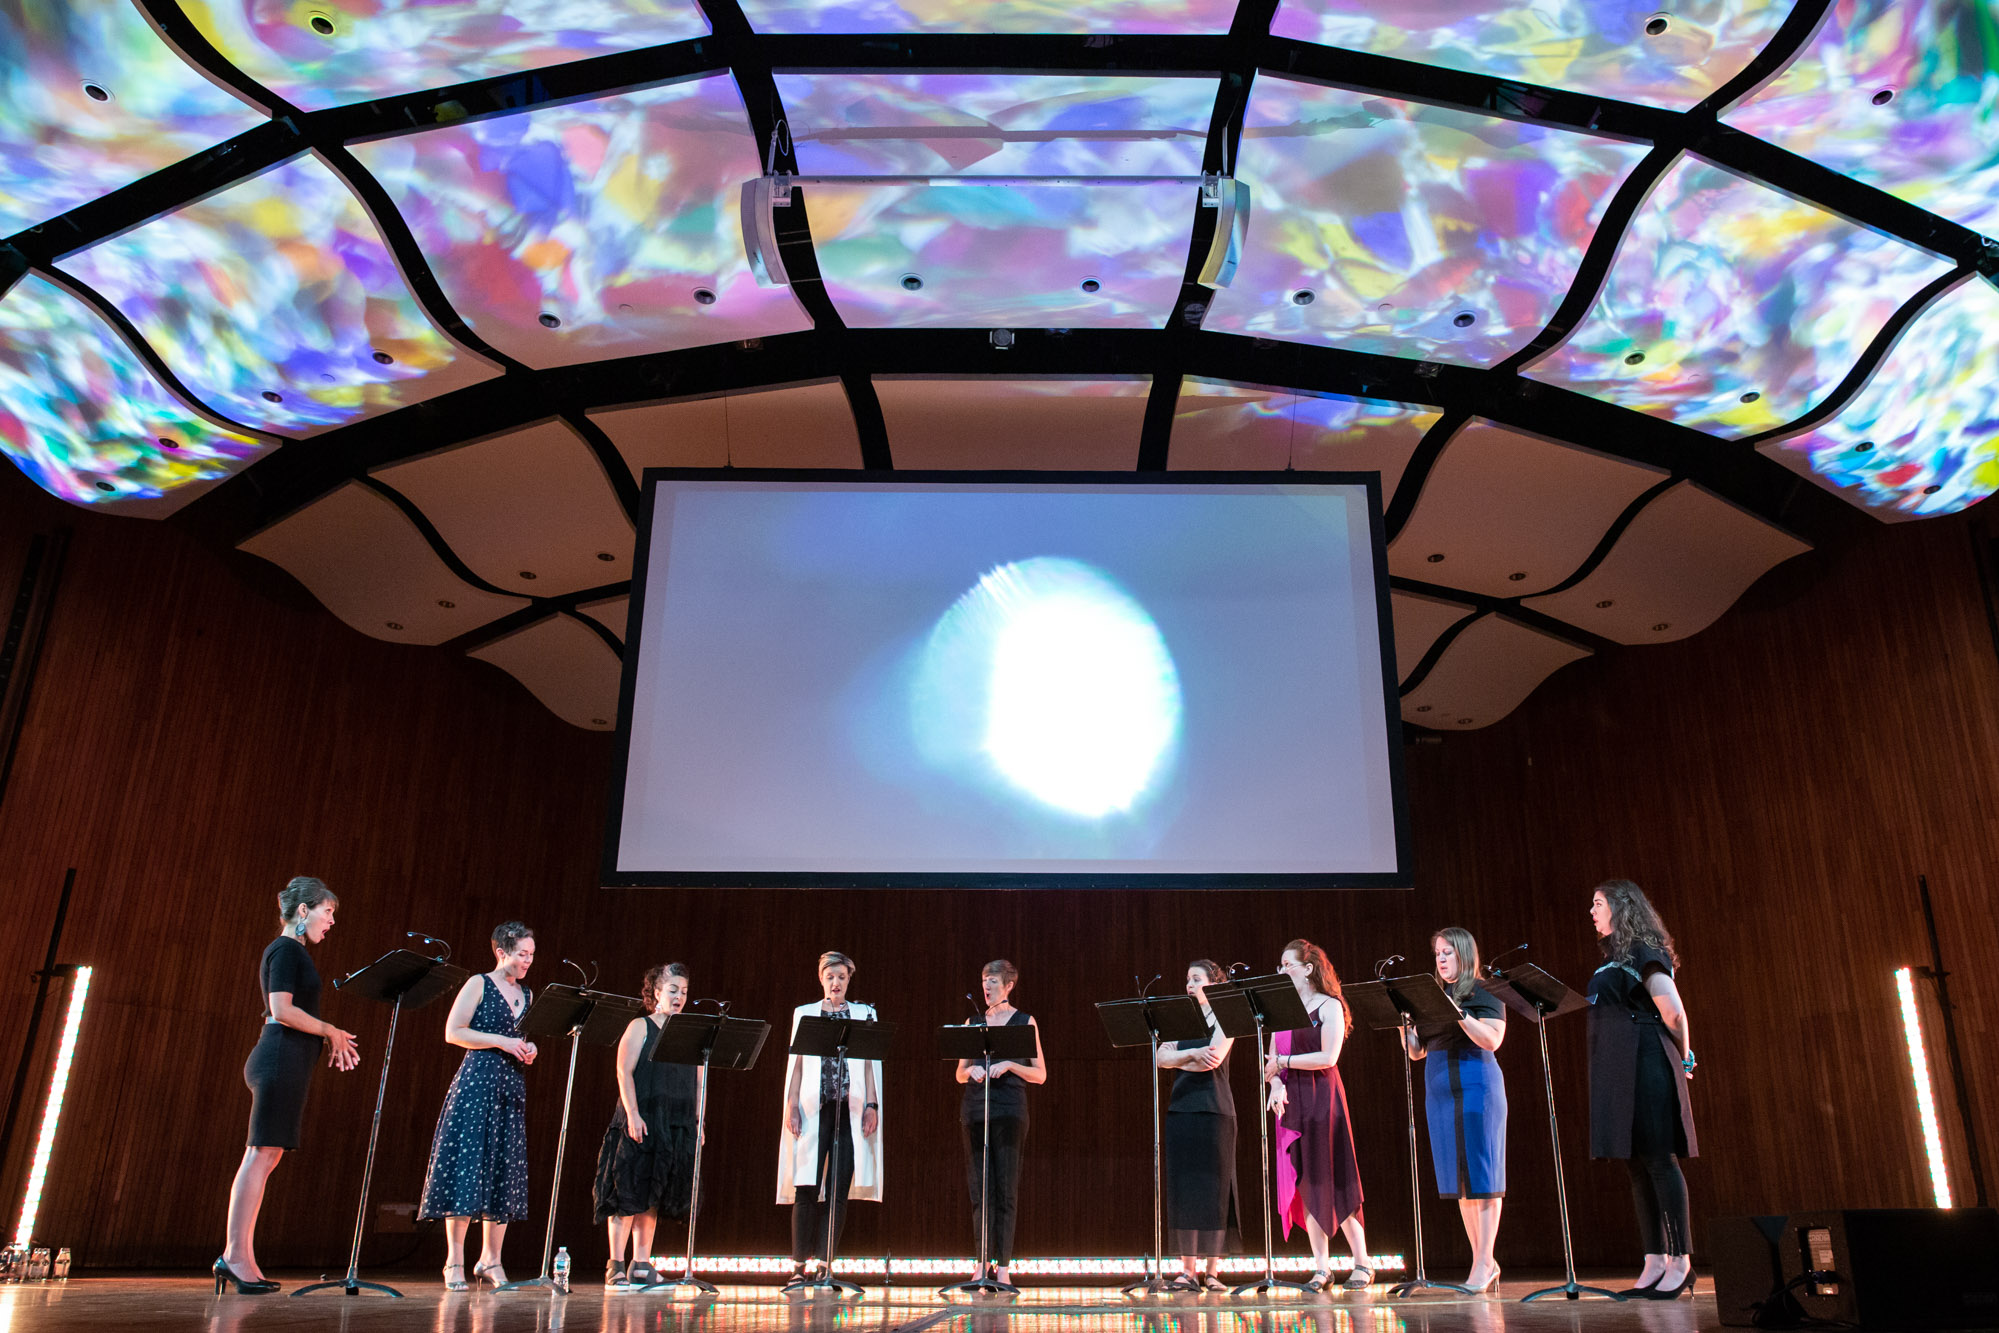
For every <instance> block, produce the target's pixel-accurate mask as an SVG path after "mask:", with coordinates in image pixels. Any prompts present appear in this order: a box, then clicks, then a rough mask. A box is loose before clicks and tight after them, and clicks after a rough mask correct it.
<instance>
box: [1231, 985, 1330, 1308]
mask: <svg viewBox="0 0 1999 1333" xmlns="http://www.w3.org/2000/svg"><path fill="white" fill-rule="evenodd" d="M1250 1012H1251V1013H1252V1014H1253V1015H1254V1016H1255V1018H1256V1099H1257V1107H1256V1133H1257V1144H1258V1149H1259V1152H1260V1154H1261V1156H1260V1158H1259V1160H1260V1161H1261V1162H1262V1163H1263V1278H1262V1280H1261V1281H1258V1282H1244V1283H1242V1284H1240V1285H1238V1286H1236V1287H1232V1288H1231V1289H1230V1290H1229V1295H1231V1296H1240V1295H1242V1294H1243V1293H1244V1292H1245V1291H1272V1290H1275V1289H1276V1288H1278V1287H1290V1288H1291V1289H1293V1290H1294V1291H1302V1292H1307V1293H1309V1292H1310V1291H1311V1290H1312V1288H1311V1286H1310V1285H1308V1284H1307V1283H1303V1282H1292V1281H1289V1280H1283V1279H1279V1277H1278V1276H1277V1256H1276V1253H1275V1248H1274V1247H1275V1242H1274V1241H1273V1239H1272V1232H1271V1223H1270V1116H1269V1115H1268V1114H1267V1113H1266V1112H1265V1108H1264V1102H1265V1101H1266V1100H1267V1098H1268V1096H1269V1094H1268V1093H1267V1092H1266V1091H1265V1088H1266V1087H1267V1086H1268V1085H1267V1084H1265V1083H1264V1081H1263V1064H1264V1060H1265V1059H1266V1056H1265V1055H1264V1047H1263V1036H1264V1033H1263V1007H1262V1005H1261V1004H1258V1003H1256V1002H1255V1001H1252V1002H1251V1007H1250ZM1278 1077H1280V1078H1282V1077H1283V1076H1282V1075H1281V1074H1280V1075H1279V1076H1278Z"/></svg>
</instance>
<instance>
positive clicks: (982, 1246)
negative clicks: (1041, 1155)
mask: <svg viewBox="0 0 1999 1333" xmlns="http://www.w3.org/2000/svg"><path fill="white" fill-rule="evenodd" d="M965 998H966V999H968V1000H969V999H971V998H972V997H971V996H969V995H967V996H966V997H965ZM975 1026H978V1027H982V1028H990V1027H991V1026H992V1023H991V1022H990V1021H988V1020H987V1018H986V1014H985V1010H984V1009H981V1010H980V1011H979V1014H978V1019H977V1023H976V1024H975ZM991 1040H992V1039H991V1037H990V1036H988V1037H987V1045H988V1050H987V1053H986V1056H985V1058H984V1059H983V1060H982V1061H980V1064H981V1066H982V1067H983V1069H984V1070H985V1075H984V1077H982V1078H981V1079H980V1080H979V1089H980V1092H979V1101H980V1106H979V1116H980V1124H979V1272H978V1276H976V1277H974V1278H973V1279H972V1280H971V1281H970V1282H959V1283H955V1284H953V1285H951V1286H948V1287H944V1288H942V1289H941V1290H939V1291H938V1293H937V1294H938V1295H940V1296H948V1295H949V1294H950V1293H952V1292H954V1291H966V1292H989V1293H991V1294H992V1295H995V1296H999V1295H1015V1296H1017V1295H1019V1294H1020V1288H1019V1287H1016V1286H1014V1285H1013V1283H1011V1282H1002V1281H1000V1280H999V1278H998V1277H996V1276H994V1275H993V1274H992V1273H991V1271H990V1270H989V1269H988V1268H987V1266H986V1265H987V1261H988V1259H989V1257H990V1256H991V1254H992V1241H991V1239H990V1232H989V1230H988V1228H989V1227H990V1226H991V1216H992V1207H993V1177H992V1157H993V1060H992V1053H991V1049H990V1046H991Z"/></svg>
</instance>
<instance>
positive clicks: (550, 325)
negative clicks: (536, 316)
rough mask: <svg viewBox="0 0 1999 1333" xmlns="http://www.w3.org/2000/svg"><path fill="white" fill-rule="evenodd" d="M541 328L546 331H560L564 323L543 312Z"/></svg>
mask: <svg viewBox="0 0 1999 1333" xmlns="http://www.w3.org/2000/svg"><path fill="white" fill-rule="evenodd" d="M541 326H542V327H543V328H545V329H559V328H561V327H562V321H561V320H560V319H558V318H557V317H556V316H554V315H551V314H549V313H548V312H547V311H546V310H544V311H542V312H541Z"/></svg>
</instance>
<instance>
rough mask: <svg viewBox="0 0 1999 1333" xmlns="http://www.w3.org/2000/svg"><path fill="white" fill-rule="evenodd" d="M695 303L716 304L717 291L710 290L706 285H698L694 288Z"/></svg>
mask: <svg viewBox="0 0 1999 1333" xmlns="http://www.w3.org/2000/svg"><path fill="white" fill-rule="evenodd" d="M694 304H696V305H714V304H715V293H713V292H711V291H709V290H708V289H707V288H706V287H696V288H695V289H694Z"/></svg>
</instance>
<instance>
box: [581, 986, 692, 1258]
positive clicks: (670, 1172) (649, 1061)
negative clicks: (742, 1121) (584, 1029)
mask: <svg viewBox="0 0 1999 1333" xmlns="http://www.w3.org/2000/svg"><path fill="white" fill-rule="evenodd" d="M639 999H640V1001H641V1002H643V1003H644V1005H645V1007H646V1015H647V1016H646V1017H643V1018H634V1019H633V1020H632V1021H631V1022H630V1023H628V1024H626V1025H625V1035H624V1036H622V1037H620V1038H619V1039H618V1109H617V1110H616V1111H614V1112H612V1113H611V1125H610V1128H609V1129H606V1130H605V1131H604V1146H603V1147H602V1148H600V1149H599V1150H598V1152H597V1184H596V1190H595V1194H596V1203H597V1220H598V1221H599V1222H603V1223H605V1224H606V1225H607V1226H608V1227H609V1228H610V1235H611V1260H610V1262H609V1263H608V1264H606V1265H605V1266H604V1285H605V1286H607V1287H616V1286H622V1285H624V1284H625V1283H626V1282H628V1281H630V1280H632V1278H631V1265H632V1264H636V1263H648V1264H649V1263H650V1262H651V1261H652V1237H653V1229H654V1228H655V1227H656V1226H657V1225H658V1224H659V1219H660V1215H661V1214H662V1213H663V1214H665V1215H666V1216H668V1217H685V1216H687V1206H688V1203H689V1200H690V1198H691V1196H692V1193H693V1185H694V1134H695V1127H694V1094H695V1080H696V1079H697V1078H698V1077H699V1075H698V1073H697V1071H696V1070H695V1068H694V1066H693V1065H675V1064H661V1063H660V1062H659V1061H657V1060H654V1059H653V1058H652V1048H653V1046H654V1044H655V1043H657V1042H658V1040H659V1030H660V1027H661V1026H662V1024H663V1023H664V1021H665V1020H666V1019H668V1018H671V1017H672V1016H673V1015H675V1014H677V1013H679V1012H680V1011H681V1010H682V1009H685V1008H686V1007H687V969H686V967H684V966H683V965H681V964H679V963H663V964H661V965H660V966H658V967H655V968H653V969H652V970H651V971H650V972H648V973H646V974H645V980H644V981H643V982H641V983H640V985H639ZM653 1015H657V1016H658V1017H657V1018H655V1017H653ZM627 1244H629V1245H630V1246H631V1256H632V1257H631V1259H630V1260H629V1261H627V1260H626V1258H625V1247H626V1245H627ZM640 1276H641V1278H643V1277H644V1275H643V1274H641V1275H640Z"/></svg>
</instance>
